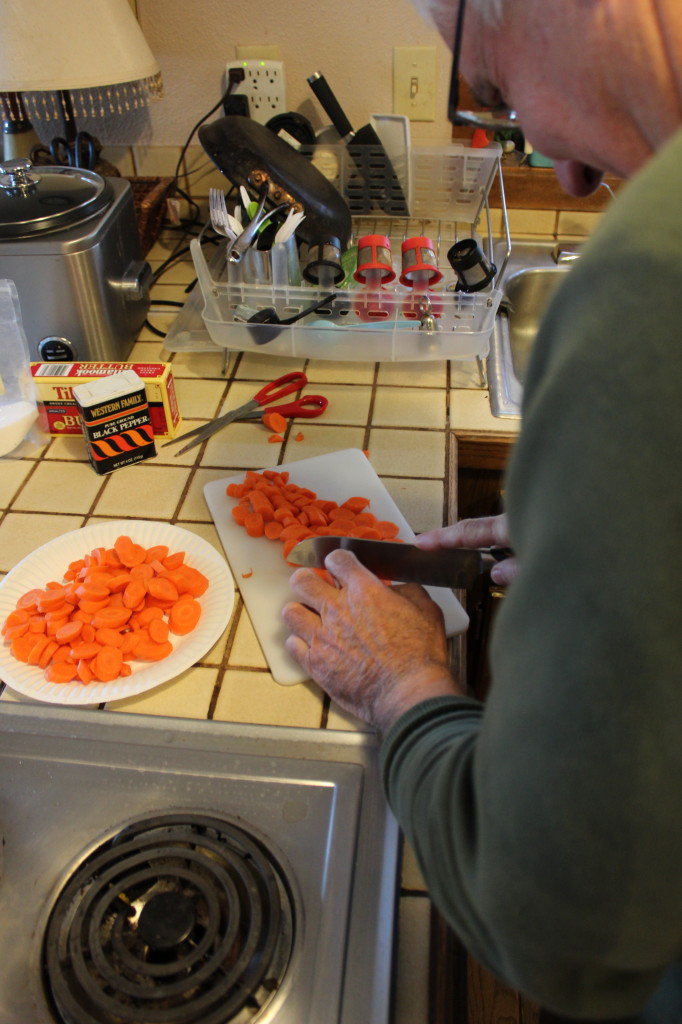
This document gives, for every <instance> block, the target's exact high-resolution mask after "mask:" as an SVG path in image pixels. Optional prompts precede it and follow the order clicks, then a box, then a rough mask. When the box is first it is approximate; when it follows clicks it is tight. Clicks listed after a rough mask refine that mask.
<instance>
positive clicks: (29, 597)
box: [17, 587, 43, 612]
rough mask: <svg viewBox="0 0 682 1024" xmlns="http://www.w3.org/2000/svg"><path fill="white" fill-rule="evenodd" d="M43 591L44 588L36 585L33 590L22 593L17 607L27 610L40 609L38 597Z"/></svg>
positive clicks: (35, 610)
mask: <svg viewBox="0 0 682 1024" xmlns="http://www.w3.org/2000/svg"><path fill="white" fill-rule="evenodd" d="M42 593H43V591H42V590H38V589H37V588H35V587H34V589H33V590H27V591H26V593H25V594H22V595H21V597H20V598H19V600H18V601H17V608H25V609H26V610H27V611H34V612H37V611H38V598H39V597H40V595H41V594H42Z"/></svg>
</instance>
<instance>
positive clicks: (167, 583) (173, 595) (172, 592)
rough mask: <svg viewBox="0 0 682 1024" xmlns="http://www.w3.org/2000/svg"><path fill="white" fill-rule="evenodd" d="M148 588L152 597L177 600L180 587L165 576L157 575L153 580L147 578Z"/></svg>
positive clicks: (162, 599) (160, 599)
mask: <svg viewBox="0 0 682 1024" xmlns="http://www.w3.org/2000/svg"><path fill="white" fill-rule="evenodd" d="M147 590H148V592H149V593H150V594H151V596H152V597H155V598H156V599H157V600H158V601H177V599H178V596H179V595H178V588H177V587H176V586H175V584H174V583H173V582H172V581H171V580H169V579H164V577H163V576H156V577H155V578H154V579H153V580H147Z"/></svg>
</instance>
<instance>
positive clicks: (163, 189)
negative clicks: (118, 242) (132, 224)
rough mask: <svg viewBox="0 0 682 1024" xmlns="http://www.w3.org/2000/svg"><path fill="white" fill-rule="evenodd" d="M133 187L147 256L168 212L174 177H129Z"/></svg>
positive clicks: (139, 232) (144, 251)
mask: <svg viewBox="0 0 682 1024" xmlns="http://www.w3.org/2000/svg"><path fill="white" fill-rule="evenodd" d="M128 181H129V182H130V184H131V186H132V189H133V201H134V203H135V214H136V216H137V230H138V234H139V236H140V248H141V249H142V255H143V256H146V255H147V253H148V252H149V250H150V249H151V247H152V246H153V244H154V242H155V241H156V239H157V238H158V237H159V233H160V231H161V225H162V224H163V219H164V216H165V213H166V200H167V199H170V197H171V196H172V195H173V192H174V191H175V179H174V178H128Z"/></svg>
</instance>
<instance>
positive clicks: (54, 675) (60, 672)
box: [45, 660, 77, 683]
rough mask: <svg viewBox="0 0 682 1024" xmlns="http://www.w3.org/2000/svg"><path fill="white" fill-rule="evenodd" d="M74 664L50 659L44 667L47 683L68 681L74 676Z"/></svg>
mask: <svg viewBox="0 0 682 1024" xmlns="http://www.w3.org/2000/svg"><path fill="white" fill-rule="evenodd" d="M76 673H77V669H76V666H75V665H73V664H71V663H70V662H68V661H54V660H53V661H51V662H50V664H49V665H48V666H47V668H46V669H45V678H46V679H47V681H48V682H49V683H70V682H72V680H74V679H75V678H76Z"/></svg>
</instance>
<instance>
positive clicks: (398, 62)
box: [393, 46, 436, 121]
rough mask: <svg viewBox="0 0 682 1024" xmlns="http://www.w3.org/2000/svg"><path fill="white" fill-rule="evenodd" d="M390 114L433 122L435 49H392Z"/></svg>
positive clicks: (414, 47) (405, 47)
mask: <svg viewBox="0 0 682 1024" xmlns="http://www.w3.org/2000/svg"><path fill="white" fill-rule="evenodd" d="M393 113H394V114H403V115H404V116H405V117H409V119H410V121H435V120H436V47H435V46H394V48H393Z"/></svg>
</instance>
